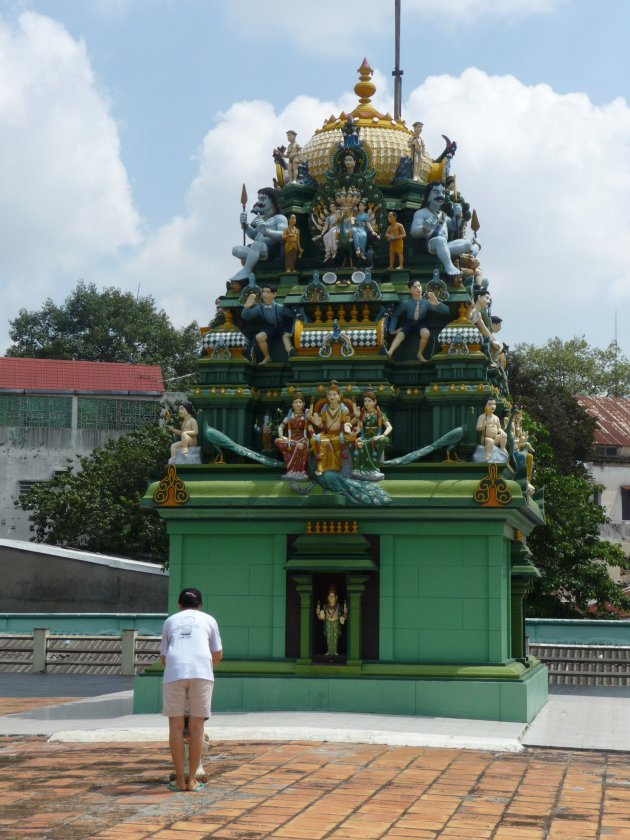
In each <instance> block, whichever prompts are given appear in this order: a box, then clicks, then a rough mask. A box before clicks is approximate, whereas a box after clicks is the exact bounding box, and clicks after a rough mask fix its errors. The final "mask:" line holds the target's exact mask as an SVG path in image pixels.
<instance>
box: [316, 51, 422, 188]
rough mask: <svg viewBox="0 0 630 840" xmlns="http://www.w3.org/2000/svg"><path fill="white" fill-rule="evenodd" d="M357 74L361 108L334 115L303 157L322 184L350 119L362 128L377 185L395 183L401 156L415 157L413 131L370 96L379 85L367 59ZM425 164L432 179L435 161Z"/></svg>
mask: <svg viewBox="0 0 630 840" xmlns="http://www.w3.org/2000/svg"><path fill="white" fill-rule="evenodd" d="M357 72H358V73H359V81H358V82H357V84H356V85H355V86H354V92H355V93H356V94H357V96H358V97H359V104H358V105H357V107H356V108H355V109H354V111H351V112H350V113H348V114H347V113H345V112H343V111H342V113H341V114H339V116H338V117H335V116H330V117H329V118H328V119H327V120H325V121H324V124H323V126H322V127H321V128H318V129H317V131H316V132H315V134H314V136H313V137H312V138H311V139H310V140H309V141H308V143H306V144H305V145H304V147H303V149H302V156H303V158H304V160H307V161H308V171H309V174H310V175H311V176H312V177H313V178H315V180H316V181H317V182H318V183H320V184H321V183H322V181H323V179H324V173H325V172H326V170H327V169H330V167H331V164H332V158H333V155H334V153H335V151H336V150H337V148H338V146H339V144H340V143H342V144H343V134H342V132H341V128H342V126H343V125H344V123H346V122H347V121H348V119H349V118H350V119H352V121H353V122H354V123H355V124H356V125H357V126H359V128H360V129H361V130H360V132H359V138H360V140H361V143H362V145H363V148H364V149H365V151H366V152H367V153H368V156H369V165H370V167H373V168H374V169H375V170H376V177H375V178H374V183H375V184H379V185H387V184H391V183H392V181H393V180H394V175H395V174H396V170H397V169H398V166H399V164H400V159H401V157H403V156H407V157H409V156H410V154H411V152H410V140H411V138H413V131H411V130H410V129H408V128H407V126H406V125H405V121H404V120H402V119H401V120H395V119H394V118H393V117H392V115H391V114H389V113H387V114H381V113H380V112H379V111H377V110H376V108H375V107H374V106H373V105H372V103H371V100H370V97H371V96H372V95H373V94H374V92H375V91H376V86H375V85H374V82H373V81H372V74H373V73H374V71H373V70H372V68H371V67H370V65H369V64H368V60H367V59H366V58H364V59H363V64H362V65H361V66H360V67H359V69H358V71H357ZM423 163H426V167H424V166H423V170H424V169H425V168H426V172H427V176H428V174H429V170H430V169H431V158H430V157H428V156H427V157H426V161H425V160H423ZM423 180H424V178H423Z"/></svg>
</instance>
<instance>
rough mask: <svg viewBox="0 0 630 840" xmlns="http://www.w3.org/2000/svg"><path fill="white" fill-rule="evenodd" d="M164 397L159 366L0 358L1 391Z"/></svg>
mask: <svg viewBox="0 0 630 840" xmlns="http://www.w3.org/2000/svg"><path fill="white" fill-rule="evenodd" d="M3 390H4V391H37V392H39V393H54V392H60V391H62V392H65V393H68V392H71V393H72V392H76V391H79V392H83V393H88V392H89V393H122V394H158V395H160V394H163V393H164V382H163V380H162V371H161V370H160V368H159V366H158V365H127V364H119V363H116V362H72V361H58V360H56V359H22V358H12V357H7V356H4V357H0V391H3Z"/></svg>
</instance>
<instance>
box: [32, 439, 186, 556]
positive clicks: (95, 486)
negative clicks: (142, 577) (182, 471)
mask: <svg viewBox="0 0 630 840" xmlns="http://www.w3.org/2000/svg"><path fill="white" fill-rule="evenodd" d="M170 443H171V435H170V433H169V432H168V431H167V430H166V429H163V428H160V427H159V426H158V425H157V424H155V425H147V426H145V427H143V428H141V429H136V430H135V431H133V432H131V433H130V434H128V435H125V436H124V437H121V438H119V439H118V440H112V441H109V442H108V443H106V444H105V446H104V447H103V448H102V449H95V450H94V451H93V452H92V454H91V455H89V456H83V457H80V458H79V462H80V465H81V469H80V470H78V471H77V470H75V469H74V467H72V466H71V467H69V469H68V470H67V472H65V473H63V474H61V475H58V476H57V477H56V478H54V479H53V481H51V482H47V483H42V484H38V485H35V486H34V487H33V488H32V489H31V490H29V492H28V493H26V494H25V495H24V496H22V498H21V499H20V500H19V501H18V502H16V504H19V505H20V506H21V507H22V509H23V510H27V511H31V527H32V528H33V530H34V531H35V539H36V541H37V542H43V543H48V544H50V545H58V546H62V547H65V548H78V549H83V550H85V551H95V552H99V553H101V554H114V555H120V556H123V557H131V558H133V559H136V560H149V561H151V562H155V563H162V564H165V563H166V560H167V557H168V537H167V534H166V526H165V524H164V522H163V521H162V520H161V519H160V517H159V515H158V514H157V513H156V512H154V511H144V510H142V509H141V508H140V505H139V503H140V499H141V498H142V496H143V495H144V493H145V491H146V488H147V485H148V483H149V478H150V475H151V474H152V473H154V474H162V473H163V472H164V464H165V463H166V461H167V459H168V456H169V444H170Z"/></svg>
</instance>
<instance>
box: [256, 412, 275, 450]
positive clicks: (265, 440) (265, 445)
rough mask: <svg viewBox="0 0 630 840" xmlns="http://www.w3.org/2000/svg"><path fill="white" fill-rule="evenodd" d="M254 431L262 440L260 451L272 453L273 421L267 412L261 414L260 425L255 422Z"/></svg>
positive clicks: (258, 422)
mask: <svg viewBox="0 0 630 840" xmlns="http://www.w3.org/2000/svg"><path fill="white" fill-rule="evenodd" d="M254 431H255V432H258V434H259V435H260V436H261V438H262V449H261V450H260V451H261V452H273V420H272V417H271V414H270V413H269V412H268V411H265V413H264V414H263V419H262V423H261V422H260V421H259V420H256V422H255V423H254Z"/></svg>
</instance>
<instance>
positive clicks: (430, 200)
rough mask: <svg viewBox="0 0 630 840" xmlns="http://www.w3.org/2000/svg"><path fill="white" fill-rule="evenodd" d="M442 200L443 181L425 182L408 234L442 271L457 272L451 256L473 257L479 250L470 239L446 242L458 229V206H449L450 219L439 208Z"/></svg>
mask: <svg viewBox="0 0 630 840" xmlns="http://www.w3.org/2000/svg"><path fill="white" fill-rule="evenodd" d="M445 201H446V188H445V186H444V184H441V183H439V182H435V181H434V182H433V183H432V184H429V185H428V187H427V193H426V196H425V199H424V201H423V203H422V207H421V208H420V210H416V212H415V213H414V214H413V221H412V222H411V235H412V236H413V237H414V239H419V240H420V242H421V243H422V244H423V246H424V248H425V249H426V251H427V253H429V254H433V255H435V256H437V258H438V259H439V261H440V262H441V263H442V265H443V266H444V270H445V271H446V273H447V274H449V275H451V276H453V275H457V274H460V270H459V269H458V268H456V267H455V266H454V265H453V259H452V258H453V257H459V256H460V255H461V254H473V256H476V255H477V254H478V253H479V245H478V244H477V243H474V242H471V241H470V239H453V240H452V241H450V242H449V236H456V235H457V234H458V232H459V229H460V224H461V218H462V206H461V204H454V205H453V218H452V219H451V218H450V216H447V215H446V213H445V212H444V211H443V210H442V205H443V204H444V202H445Z"/></svg>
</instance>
